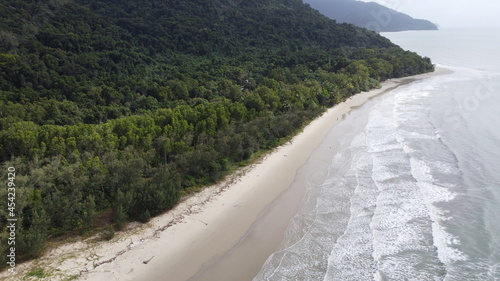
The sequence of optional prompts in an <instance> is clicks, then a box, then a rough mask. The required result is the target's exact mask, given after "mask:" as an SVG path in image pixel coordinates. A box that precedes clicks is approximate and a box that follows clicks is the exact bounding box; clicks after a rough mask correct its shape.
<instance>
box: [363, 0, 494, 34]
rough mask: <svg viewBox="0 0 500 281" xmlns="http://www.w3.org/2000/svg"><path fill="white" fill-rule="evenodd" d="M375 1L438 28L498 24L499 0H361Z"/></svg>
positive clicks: (366, 0)
mask: <svg viewBox="0 0 500 281" xmlns="http://www.w3.org/2000/svg"><path fill="white" fill-rule="evenodd" d="M361 1H363V2H377V3H379V4H382V5H384V6H387V7H389V8H392V9H394V10H396V11H399V12H403V13H405V14H408V15H410V16H412V17H414V18H421V19H426V20H430V21H432V22H433V23H437V24H438V25H439V26H441V27H467V26H471V27H477V26H481V27H487V26H494V27H500V16H499V14H500V1H499V0H475V1H472V0H361Z"/></svg>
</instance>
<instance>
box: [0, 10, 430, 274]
mask: <svg viewBox="0 0 500 281" xmlns="http://www.w3.org/2000/svg"><path fill="white" fill-rule="evenodd" d="M0 39H1V40H0V161H1V163H2V165H1V166H2V168H1V172H0V175H1V178H2V180H1V182H2V183H3V187H2V188H1V189H0V198H3V199H2V202H4V204H2V208H0V217H2V220H1V222H0V229H1V233H0V237H1V241H7V238H8V236H9V233H8V229H7V227H6V225H7V219H8V218H9V215H10V213H11V211H15V217H16V219H17V229H16V231H17V236H16V251H17V255H18V258H19V260H26V259H30V258H35V257H38V256H39V255H41V254H42V253H43V251H44V249H45V246H46V242H47V240H48V239H57V238H59V237H65V236H68V235H69V236H74V235H84V234H86V233H95V232H96V231H97V232H98V231H101V230H103V229H109V228H110V227H111V228H113V230H114V229H116V230H119V229H121V228H122V227H123V226H124V225H125V223H127V222H129V221H140V222H147V221H148V220H150V219H151V217H153V216H156V215H158V214H161V213H163V212H165V211H167V210H169V209H171V208H172V207H174V206H175V205H176V204H177V203H178V202H179V200H180V199H181V198H182V197H183V196H186V195H188V194H191V193H192V192H195V191H196V190H199V189H200V188H202V187H203V186H206V185H208V184H211V183H214V182H217V181H218V180H220V179H222V178H223V177H224V176H225V175H227V174H228V173H229V172H231V171H232V170H234V169H236V168H237V167H239V166H241V165H245V164H246V163H247V162H248V161H249V160H251V159H252V157H253V156H255V155H256V154H257V153H259V152H262V151H266V150H269V149H272V148H274V147H276V146H278V145H280V144H281V143H282V142H283V141H284V140H286V139H288V138H289V137H290V136H292V135H293V134H295V133H297V132H298V131H299V130H300V129H301V128H302V127H303V126H304V125H305V124H307V123H308V122H310V121H311V120H312V119H314V118H315V117H317V116H319V115H320V114H321V113H322V112H324V110H325V109H326V108H329V107H331V106H333V105H335V104H337V103H339V102H342V101H344V100H345V99H347V98H348V97H350V96H352V95H354V94H356V93H359V92H361V91H367V90H369V89H372V88H374V87H377V86H378V85H379V84H380V82H382V81H384V80H387V79H390V78H394V77H403V76H408V75H415V74H418V73H425V72H430V71H433V70H434V67H433V65H432V64H431V61H430V59H429V58H422V57H420V56H418V55H417V54H415V53H412V52H408V51H404V50H402V49H401V48H400V47H398V46H396V45H394V44H392V43H391V42H390V41H389V40H387V39H385V38H383V37H381V36H379V35H378V34H377V33H375V32H372V31H368V30H366V29H361V28H357V27H355V26H354V25H351V24H337V23H336V22H335V21H333V20H330V19H328V18H326V17H324V16H322V15H320V14H319V12H317V11H315V10H313V9H312V8H310V7H309V6H308V5H307V4H304V3H302V1H301V0H255V1H238V0H192V1H185V0H184V1H180V0H169V1H152V0H121V1H111V0H74V1H69V0H50V1H29V0H4V1H2V3H1V4H0ZM9 167H12V168H14V169H15V175H14V177H13V175H12V174H11V175H9V172H11V171H10V170H12V169H9ZM10 182H12V186H15V190H16V195H15V200H12V202H14V203H15V208H13V209H9V208H7V206H8V205H7V198H8V195H7V193H8V187H11V185H8V183H10ZM8 247H9V245H8V244H7V243H3V242H2V244H1V245H0V250H1V251H2V252H5V253H6V252H7V249H8ZM0 261H1V262H2V264H3V265H5V264H6V263H5V262H6V255H3V254H2V255H1V257H0Z"/></svg>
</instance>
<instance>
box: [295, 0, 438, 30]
mask: <svg viewBox="0 0 500 281" xmlns="http://www.w3.org/2000/svg"><path fill="white" fill-rule="evenodd" d="M304 2H305V3H308V4H309V5H311V7H313V8H315V9H317V10H319V11H320V12H321V13H322V14H324V15H326V16H328V17H329V18H331V19H335V20H337V21H339V22H345V23H352V24H354V25H356V26H359V27H364V28H367V29H370V30H373V31H377V32H396V31H406V30H437V29H438V27H437V26H436V25H435V24H434V23H432V22H430V21H428V20H423V19H415V18H412V17H411V16H409V15H406V14H404V13H401V12H398V11H395V10H393V9H390V8H388V7H385V6H383V5H381V4H378V3H375V2H363V1H356V0H305V1H304Z"/></svg>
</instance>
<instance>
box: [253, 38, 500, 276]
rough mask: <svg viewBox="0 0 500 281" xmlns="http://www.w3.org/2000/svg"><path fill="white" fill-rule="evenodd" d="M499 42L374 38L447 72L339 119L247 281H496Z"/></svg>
mask: <svg viewBox="0 0 500 281" xmlns="http://www.w3.org/2000/svg"><path fill="white" fill-rule="evenodd" d="M499 31H500V30H487V29H442V30H439V31H413V32H399V33H383V34H382V35H383V36H386V37H388V38H389V39H391V41H393V42H394V43H396V44H398V45H400V46H401V47H402V48H404V49H407V50H411V51H414V52H417V53H418V54H420V55H423V56H428V57H430V58H431V59H432V60H433V62H434V63H436V64H438V66H439V67H444V68H447V69H449V70H451V71H453V73H451V74H446V75H440V76H433V77H430V78H426V79H422V80H417V81H415V82H412V83H410V84H406V85H402V86H400V87H398V88H396V89H394V90H392V91H390V92H388V93H386V94H384V95H382V96H379V97H376V98H374V99H372V100H370V101H369V102H367V103H366V104H364V105H363V106H361V107H359V108H357V109H354V110H352V111H351V113H349V114H348V115H347V116H345V117H344V120H343V122H340V123H339V125H337V126H336V127H335V128H334V129H333V130H332V131H331V132H330V133H329V135H328V137H327V138H326V139H325V141H324V142H323V144H322V147H323V148H322V149H323V152H322V153H320V154H322V155H321V157H324V156H325V153H331V155H330V156H331V157H330V158H329V159H331V161H327V162H325V163H323V164H318V163H315V164H314V163H313V162H314V161H315V160H314V157H316V156H315V155H314V154H313V155H312V156H311V158H310V159H309V162H308V164H306V165H313V164H314V165H318V167H317V169H316V172H315V174H312V175H310V177H309V179H308V181H307V186H306V188H307V192H306V196H305V198H304V200H303V202H302V205H301V208H300V210H299V212H298V213H297V214H296V215H295V217H294V218H293V219H292V221H291V222H290V224H289V226H288V229H287V232H286V234H285V239H284V241H283V242H282V244H281V245H280V247H279V249H278V250H277V251H276V252H275V253H274V254H273V255H271V256H270V257H269V258H268V259H267V261H266V262H265V264H264V266H263V267H262V269H261V271H260V272H259V274H258V275H257V276H256V277H255V279H254V280H300V281H302V280H315V281H317V280H481V281H484V280H500V162H499V159H500V157H499V156H500V130H499V125H500V54H499V53H498V52H499V50H500V37H498V36H497V34H500V33H499ZM326 151H330V152H326ZM317 154H318V153H317ZM317 157H319V156H317ZM311 163H313V164H311Z"/></svg>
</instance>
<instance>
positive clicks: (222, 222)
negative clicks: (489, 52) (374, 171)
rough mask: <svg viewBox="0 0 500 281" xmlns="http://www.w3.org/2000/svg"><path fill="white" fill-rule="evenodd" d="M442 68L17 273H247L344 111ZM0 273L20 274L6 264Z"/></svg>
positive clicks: (257, 263)
mask: <svg viewBox="0 0 500 281" xmlns="http://www.w3.org/2000/svg"><path fill="white" fill-rule="evenodd" d="M448 72H449V71H448V70H446V69H443V68H438V69H437V70H436V71H435V72H434V73H430V74H423V75H418V76H413V77H407V78H401V79H391V80H389V81H386V82H384V83H383V84H382V87H381V88H380V89H375V90H372V91H370V92H363V93H360V94H357V95H355V96H353V97H351V98H350V99H348V100H347V101H345V102H343V103H341V104H339V105H336V106H335V107H333V108H331V109H329V110H328V111H327V112H325V113H324V114H323V115H322V116H321V117H319V118H317V119H316V120H314V121H313V122H311V123H310V124H309V125H308V126H307V127H305V128H304V130H303V131H302V132H301V133H300V134H298V135H297V136H295V137H294V138H293V139H292V140H291V141H290V142H288V143H287V144H286V145H283V146H281V147H278V148H276V149H275V150H273V151H272V152H271V153H269V154H267V155H266V156H265V157H264V158H263V159H262V160H261V161H260V162H259V163H257V164H253V165H251V166H249V167H244V168H242V169H241V170H239V171H237V172H236V173H235V174H233V175H231V176H228V177H227V179H226V180H225V181H223V182H221V183H220V184H217V185H215V186H211V187H208V188H206V189H205V190H203V191H202V192H200V193H199V194H196V195H194V196H192V197H190V198H188V199H186V200H184V201H183V202H182V203H181V204H179V205H178V206H177V207H176V208H175V209H173V210H172V211H169V212H168V213H165V214H163V215H161V216H159V217H156V218H153V219H152V220H151V221H150V222H149V223H148V224H145V225H138V224H131V225H129V226H128V230H127V231H123V232H120V233H117V234H116V236H115V237H114V238H113V239H112V240H111V241H106V242H102V241H100V242H96V241H94V240H92V239H87V240H85V241H78V242H73V243H68V244H65V245H63V246H59V247H57V248H55V249H53V250H51V251H50V252H48V253H46V254H45V256H44V257H42V258H39V259H37V260H35V261H31V262H28V263H25V264H21V265H19V267H18V273H17V274H19V275H21V276H24V274H25V273H26V272H27V271H29V269H30V268H33V267H40V268H44V269H45V271H46V272H47V273H48V274H50V276H51V279H50V280H68V277H71V276H74V278H78V279H77V280H92V281H93V280H96V281H101V280H102V281H104V280H105V281H112V280H120V281H122V280H138V281H139V280H141V281H150V280H151V281H153V280H154V281H158V280H168V281H184V280H219V281H225V280H228V281H229V280H252V278H253V277H254V276H255V275H256V274H257V273H258V272H259V270H260V268H261V267H262V265H263V264H264V262H265V261H266V259H267V257H268V256H269V255H270V254H272V253H273V252H274V251H275V250H276V248H277V247H278V246H279V244H280V243H281V241H282V240H283V235H284V232H285V230H286V228H287V225H288V223H289V221H290V219H291V218H292V217H293V216H294V215H295V214H296V212H297V211H298V209H299V207H300V204H301V201H302V199H303V198H304V194H305V191H306V188H305V186H304V185H305V183H306V181H307V180H308V179H310V177H311V175H312V174H314V171H313V170H314V169H313V168H308V169H300V168H301V167H303V166H304V164H305V163H307V162H308V161H309V159H310V156H311V155H312V154H313V153H314V152H315V150H317V148H318V147H319V146H320V144H321V143H322V142H323V140H324V139H325V136H326V135H327V134H328V132H329V131H330V130H331V129H332V128H333V127H334V126H335V125H336V124H337V123H338V122H341V121H342V119H343V116H345V115H346V114H348V113H349V112H350V111H352V110H353V109H356V108H358V107H360V106H362V105H363V104H364V103H365V102H366V101H368V100H370V99H372V98H374V97H375V96H377V95H381V94H383V93H386V92H388V91H391V90H393V89H395V88H396V87H399V86H401V85H404V84H408V83H411V82H413V81H415V80H418V79H424V78H426V77H430V76H435V75H441V74H446V73H448ZM320 154H321V153H320ZM324 157H325V159H328V158H329V157H330V156H329V155H328V154H327V153H326V154H325V155H324ZM330 159H331V158H330ZM315 161H318V160H315ZM309 166H310V167H314V165H309ZM17 274H16V275H17ZM0 278H2V279H4V280H19V276H10V275H9V274H8V273H6V272H3V273H1V275H0Z"/></svg>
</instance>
